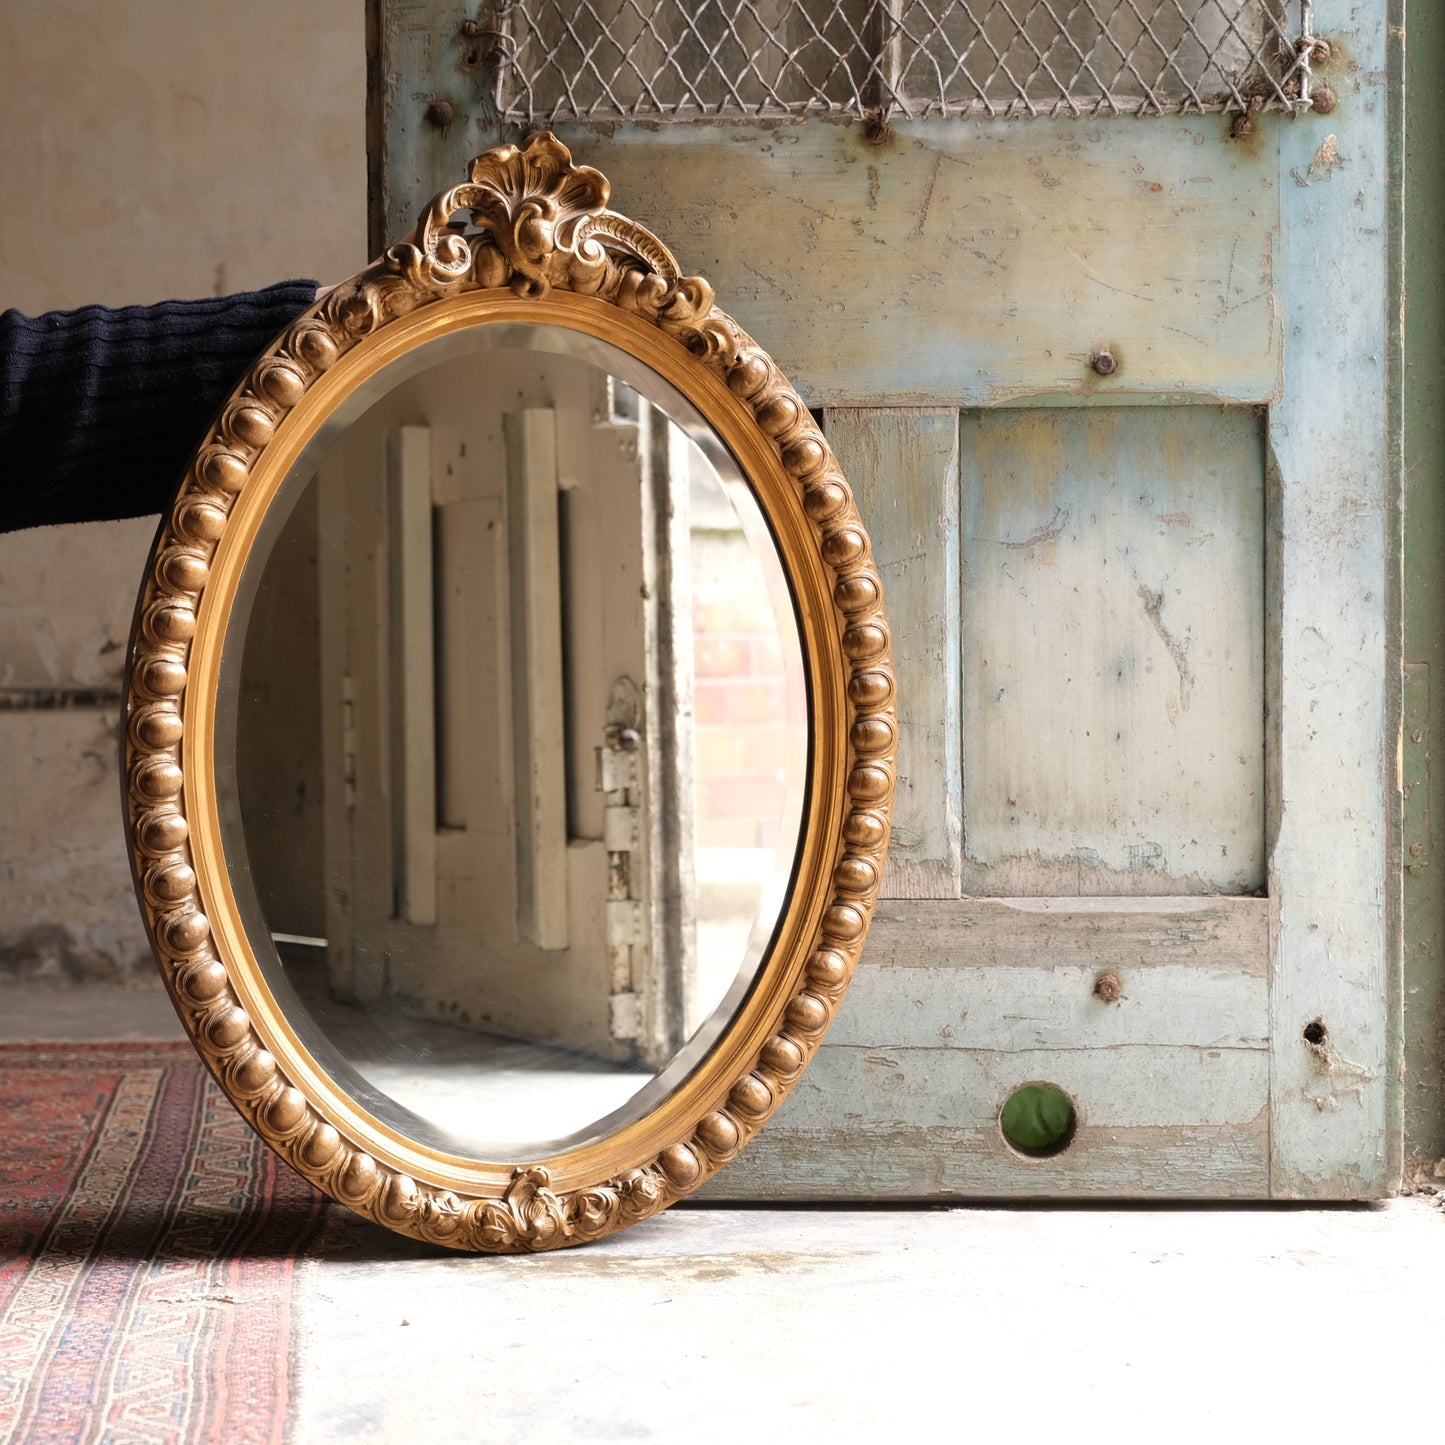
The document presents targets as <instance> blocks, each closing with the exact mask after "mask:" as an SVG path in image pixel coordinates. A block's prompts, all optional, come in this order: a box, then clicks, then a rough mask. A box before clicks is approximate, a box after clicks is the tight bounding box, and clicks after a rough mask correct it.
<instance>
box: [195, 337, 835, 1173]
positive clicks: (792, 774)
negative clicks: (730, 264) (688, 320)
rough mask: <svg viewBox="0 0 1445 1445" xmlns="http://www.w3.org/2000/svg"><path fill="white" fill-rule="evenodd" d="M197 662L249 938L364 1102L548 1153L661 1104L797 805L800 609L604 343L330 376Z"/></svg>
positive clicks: (704, 444) (780, 855)
mask: <svg viewBox="0 0 1445 1445" xmlns="http://www.w3.org/2000/svg"><path fill="white" fill-rule="evenodd" d="M221 675H222V682H221V689H220V697H219V699H218V708H217V736H216V757H215V767H216V775H217V786H218V793H219V798H220V806H221V819H222V831H223V844H224V848H225V854H226V857H227V859H228V860H229V867H230V882H231V886H232V889H233V891H234V893H235V897H236V903H237V906H238V909H239V913H240V917H241V919H242V921H243V923H244V926H245V929H246V933H247V936H248V940H249V944H250V947H251V949H252V951H253V952H254V953H255V955H256V957H257V959H258V961H259V963H260V965H261V971H262V974H263V976H264V977H265V979H266V982H267V986H268V987H269V988H270V989H271V990H272V992H273V994H275V995H276V996H277V999H278V1002H279V1003H280V1005H281V1006H282V1008H283V1010H284V1011H285V1013H286V1016H287V1018H288V1019H289V1020H290V1021H291V1024H292V1027H293V1028H294V1029H295V1031H296V1033H297V1035H298V1037H299V1038H300V1041H301V1042H302V1044H303V1045H304V1046H305V1047H306V1048H307V1050H308V1051H309V1052H310V1053H311V1054H312V1056H313V1058H315V1059H316V1061H317V1062H318V1063H319V1064H320V1065H321V1066H322V1067H323V1068H324V1069H325V1070H326V1071H327V1072H328V1073H329V1074H331V1075H332V1077H333V1078H334V1079H336V1080H337V1082H338V1083H340V1084H341V1085H342V1086H343V1087H344V1088H346V1089H347V1090H348V1091H349V1092H350V1093H352V1094H353V1096H354V1097H355V1098H356V1099H357V1101H358V1102H359V1103H360V1104H361V1105H362V1107H364V1108H367V1109H369V1110H370V1111H371V1112H372V1113H373V1114H375V1115H376V1116H377V1117H378V1118H380V1119H381V1120H382V1121H383V1122H384V1123H387V1124H389V1125H391V1126H392V1127H394V1128H397V1129H398V1130H401V1131H403V1132H405V1133H407V1134H408V1135H410V1136H411V1137H413V1138H415V1139H417V1140H418V1141H419V1142H421V1143H424V1144H430V1145H432V1146H434V1147H437V1148H440V1149H444V1150H446V1151H448V1152H450V1153H455V1154H461V1155H465V1156H469V1157H475V1158H479V1159H516V1158H531V1159H537V1158H541V1157H543V1156H544V1155H546V1154H548V1153H549V1152H556V1151H557V1150H559V1149H561V1148H564V1147H567V1146H570V1145H573V1144H580V1143H583V1142H585V1141H586V1140H589V1139H593V1138H597V1137H600V1136H601V1135H603V1134H605V1133H607V1132H609V1131H610V1130H612V1129H613V1128H615V1127H617V1126H618V1125H619V1124H621V1123H623V1122H625V1121H627V1120H629V1119H631V1118H634V1117H639V1116H641V1115H642V1114H643V1113H645V1112H647V1111H648V1110H650V1109H651V1108H653V1107H654V1106H655V1105H656V1103H657V1102H658V1101H659V1099H660V1098H661V1097H663V1096H664V1095H665V1094H666V1093H668V1092H669V1091H670V1090H671V1089H672V1088H673V1087H675V1085H676V1083H677V1082H678V1081H680V1079H681V1078H682V1077H683V1076H684V1075H685V1074H686V1073H687V1072H688V1071H690V1070H691V1069H692V1068H693V1067H695V1066H696V1064H697V1063H698V1062H699V1061H700V1060H701V1059H702V1057H703V1056H704V1054H705V1053H706V1052H707V1050H708V1048H709V1047H710V1046H711V1045H712V1044H713V1042H715V1040H716V1039H717V1037H718V1036H719V1034H720V1033H721V1032H722V1030H723V1028H724V1027H725V1026H726V1024H727V1021H728V1020H729V1019H730V1018H731V1017H732V1015H733V1014H734V1013H735V1012H736V1010H737V1008H738V1006H739V1005H740V1004H741V1003H742V1001H743V999H744V998H745V997H746V994H747V991H748V989H749V987H750V985H751V983H752V981H753V979H754V977H755V976H756V974H757V972H758V969H759V967H760V965H761V963H762V961H763V960H764V959H765V957H766V956H767V952H768V949H769V947H770V943H771V939H772V935H773V931H774V928H775V925H776V922H777V919H778V915H779V908H780V906H781V904H782V901H783V899H784V897H785V894H786V891H787V887H788V883H789V878H790V874H791V870H792V868H793V866H794V860H795V856H796V853H797V850H798V844H799V833H800V819H801V817H802V811H803V805H804V797H803V792H804V785H805V775H806V768H807V737H808V728H807V715H806V710H807V704H806V700H805V692H804V678H803V669H802V661H801V650H800V642H799V635H798V628H797V624H796V621H795V616H794V604H793V601H792V598H791V595H790V593H789V589H788V586H787V583H786V580H785V577H784V573H783V569H782V566H781V565H780V561H779V557H778V553H777V549H776V547H775V545H774V543H773V540H772V538H771V536H770V534H769V532H768V529H767V526H766V523H765V520H764V518H763V516H762V514H761V512H760V511H759V508H758V506H757V504H756V502H755V501H754V499H753V496H752V494H751V492H750V490H749V488H748V486H747V484H746V482H745V481H744V480H743V478H742V476H741V473H740V471H739V468H738V466H737V464H736V463H735V461H734V460H733V458H732V456H731V455H730V454H729V453H728V452H727V450H726V449H725V448H724V447H723V445H722V444H721V442H720V441H719V440H718V438H717V437H716V435H715V434H714V433H713V431H712V430H711V429H710V428H709V427H708V426H707V425H706V424H705V423H704V422H703V420H702V418H701V416H700V415H699V414H698V412H697V411H696V409H695V408H694V407H693V406H692V405H691V404H690V403H689V402H688V401H687V399H686V398H684V397H683V396H682V395H681V394H680V393H678V392H677V391H676V390H675V389H674V388H672V387H671V386H669V385H668V384H667V383H665V382H664V381H663V380H662V379H661V378H660V377H658V376H657V375H656V374H655V373H653V372H652V371H650V370H649V369H647V368H646V367H644V366H643V365H642V364H641V363H640V362H638V361H637V360H636V359H635V358H633V357H631V356H630V355H628V354H627V353H624V352H622V351H619V350H617V349H616V348H613V347H611V346H609V345H608V344H606V343H604V342H602V341H599V340H597V339H595V338H592V337H590V336H586V335H584V334H582V333H580V332H577V331H573V330H571V329H569V328H566V327H562V326H557V325H550V324H526V325H517V324H511V323H505V324H503V323H491V324H483V325H478V326H472V327H470V328H467V329H463V330H457V331H453V332H451V333H450V334H448V335H445V336H443V337H441V338H439V339H437V340H434V341H432V342H429V343H427V344H426V345H423V346H420V347H417V348H415V349H413V350H412V351H410V352H408V353H407V354H405V355H404V356H403V357H401V358H400V359H398V360H396V361H393V362H392V363H391V364H389V365H388V366H386V367H384V368H382V369H381V370H380V371H378V372H377V373H376V374H375V375H374V376H372V377H371V378H370V379H369V380H368V381H367V382H366V383H365V384H364V385H362V386H360V387H358V388H357V389H356V390H354V391H353V392H352V393H351V394H350V395H349V396H348V398H347V399H346V401H345V403H344V404H343V405H342V406H340V407H338V408H337V409H336V410H335V411H334V412H333V413H332V414H331V415H330V416H329V417H328V419H327V421H326V422H325V424H324V425H323V426H322V427H321V428H320V430H319V431H318V432H317V434H316V435H315V437H314V438H313V440H312V441H311V443H310V444H309V445H308V447H307V449H306V450H305V452H304V453H303V454H302V456H301V457H300V458H299V459H298V461H297V462H296V464H295V465H294V466H293V467H292V468H291V470H290V472H289V473H288V475H287V477H286V479H285V481H284V483H283V484H282V487H281V490H280V491H279V492H278V494H277V496H276V498H275V500H274V502H273V503H272V505H271V506H270V507H269V508H268V510H267V512H266V515H265V518H264V520H263V522H262V524H261V530H260V532H259V534H258V536H257V538H256V540H255V543H254V545H253V547H252V549H251V551H250V554H249V557H248V561H247V563H246V570H245V573H244V576H243V579H242V582H241V586H240V591H239V595H238V598H237V602H236V606H235V607H234V609H233V613H232V617H231V621H230V626H229V631H228V633H227V639H226V644H225V653H224V658H223V664H222V674H221Z"/></svg>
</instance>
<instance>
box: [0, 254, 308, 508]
mask: <svg viewBox="0 0 1445 1445" xmlns="http://www.w3.org/2000/svg"><path fill="white" fill-rule="evenodd" d="M315 299H316V282H314V281H284V282H282V283H281V284H280V285H277V286H270V287H267V288H266V289H265V290H264V291H253V292H245V293H243V294H241V295H237V296H218V297H213V298H211V299H208V300H205V301H163V302H161V303H160V304H159V305H158V306H126V307H122V308H121V309H119V310H114V311H112V310H107V309H106V308H105V307H102V306H86V307H83V308H82V309H81V310H79V311H51V312H48V313H47V314H46V315H44V316H34V317H31V316H23V315H21V313H20V312H18V311H6V312H4V313H0V531H5V532H8V531H14V530H15V529H17V528H20V527H40V526H44V525H46V524H48V523H52V522H96V521H106V520H113V519H116V518H120V517H143V516H146V515H147V514H150V513H154V512H159V511H161V510H162V509H163V508H164V507H165V506H166V505H167V503H168V502H169V501H170V498H171V495H172V493H173V492H174V491H175V488H176V486H177V484H178V483H179V481H180V477H181V471H182V468H183V467H184V466H185V464H186V462H187V460H188V459H189V457H190V454H191V453H192V452H193V451H194V450H195V449H196V447H197V446H198V445H199V444H200V442H201V440H202V433H203V431H204V429H205V428H206V426H207V425H208V424H209V423H210V421H211V420H212V418H213V417H214V416H215V413H216V411H217V409H218V408H219V407H220V405H221V403H222V402H223V401H224V400H225V399H226V397H227V396H228V395H229V394H230V392H231V391H232V390H233V389H234V388H235V386H236V384H237V383H238V382H239V381H240V379H241V375H242V373H243V372H244V371H245V369H246V367H247V366H248V364H249V363H250V362H251V361H252V360H254V359H255V357H256V356H258V355H259V354H260V352H261V351H262V349H263V348H264V347H265V346H266V345H267V344H268V343H269V342H271V341H272V340H274V339H275V337H276V335H277V334H278V333H279V332H280V331H281V330H282V328H283V327H284V326H285V325H286V324H287V323H288V322H289V321H291V320H292V319H293V318H294V317H296V316H298V315H300V313H301V312H302V311H304V310H305V309H306V308H307V307H308V306H310V305H311V303H312V302H313V301H314V300H315Z"/></svg>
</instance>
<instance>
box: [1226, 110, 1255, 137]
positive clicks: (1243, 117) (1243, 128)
mask: <svg viewBox="0 0 1445 1445" xmlns="http://www.w3.org/2000/svg"><path fill="white" fill-rule="evenodd" d="M1229 133H1230V135H1231V136H1233V137H1234V139H1235V140H1242V139H1243V138H1244V137H1245V136H1247V135H1253V134H1254V121H1253V119H1252V118H1251V117H1250V116H1249V115H1247V114H1246V113H1245V112H1244V111H1240V113H1239V114H1238V115H1237V116H1235V117H1234V119H1233V120H1232V121H1231V122H1230V123H1229Z"/></svg>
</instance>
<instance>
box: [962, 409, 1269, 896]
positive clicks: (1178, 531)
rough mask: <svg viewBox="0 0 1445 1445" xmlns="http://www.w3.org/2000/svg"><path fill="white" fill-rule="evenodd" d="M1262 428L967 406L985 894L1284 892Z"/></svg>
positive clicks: (979, 882) (1226, 412)
mask: <svg viewBox="0 0 1445 1445" xmlns="http://www.w3.org/2000/svg"><path fill="white" fill-rule="evenodd" d="M1261 431H1262V420H1261V417H1260V416H1259V414H1258V413H1257V412H1255V411H1253V410H1250V409H1245V408H1238V407H1236V408H1219V409H1216V408H1212V407H1150V408H1131V409H1118V408H1114V409H1100V408H1095V409H1089V410H1080V409H1077V408H1067V409H1066V408H1053V409H1048V410H1030V411H1019V410H1011V409H1006V410H1002V411H992V412H969V413H966V414H965V416H964V419H963V426H962V430H961V433H960V458H961V460H960V473H961V480H960V487H961V491H962V498H963V501H962V513H963V543H962V571H963V582H962V624H961V637H960V647H961V650H962V655H963V709H962V712H963V717H962V726H963V735H964V738H965V740H966V742H965V746H964V750H963V799H964V847H965V860H964V879H963V885H964V891H965V892H968V893H987V894H993V895H1017V894H1062V893H1072V892H1079V893H1134V894H1138V893H1188V892H1200V893H1214V892H1226V893H1250V892H1254V891H1256V890H1258V889H1260V888H1262V887H1263V885H1264V878H1265V785H1264V627H1265V618H1264V491H1265V488H1264V452H1263V441H1262V436H1261Z"/></svg>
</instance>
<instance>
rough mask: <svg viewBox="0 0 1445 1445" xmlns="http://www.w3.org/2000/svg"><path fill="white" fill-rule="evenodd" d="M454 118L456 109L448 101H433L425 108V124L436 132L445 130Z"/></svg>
mask: <svg viewBox="0 0 1445 1445" xmlns="http://www.w3.org/2000/svg"><path fill="white" fill-rule="evenodd" d="M456 116H457V112H456V107H455V106H454V105H453V104H452V103H451V101H449V100H434V101H432V103H431V104H430V105H429V106H427V108H426V118H427V123H428V124H429V125H434V126H436V128H437V129H438V130H445V129H446V128H447V127H448V126H449V125H450V124H451V123H452V121H454V120H455V119H456Z"/></svg>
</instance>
